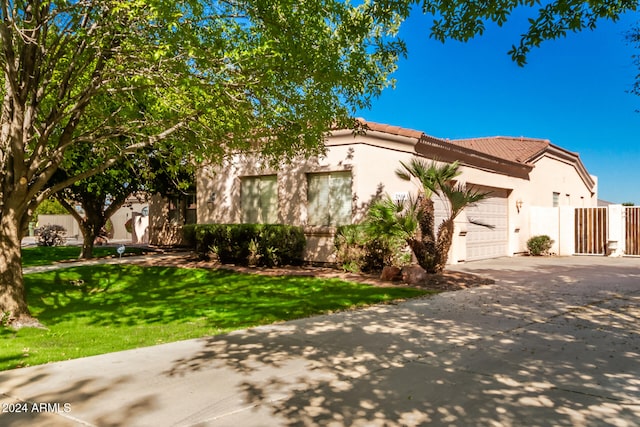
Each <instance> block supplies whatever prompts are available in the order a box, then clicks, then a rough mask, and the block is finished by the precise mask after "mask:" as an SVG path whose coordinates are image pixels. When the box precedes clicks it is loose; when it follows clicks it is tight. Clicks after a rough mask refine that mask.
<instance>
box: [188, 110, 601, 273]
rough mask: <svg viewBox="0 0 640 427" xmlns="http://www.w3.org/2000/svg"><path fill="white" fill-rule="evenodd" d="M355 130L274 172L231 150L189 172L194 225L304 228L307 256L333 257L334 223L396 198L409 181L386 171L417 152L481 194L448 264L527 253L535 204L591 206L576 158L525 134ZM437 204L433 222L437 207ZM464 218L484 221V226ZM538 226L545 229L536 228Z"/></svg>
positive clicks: (592, 183) (593, 194) (460, 224)
mask: <svg viewBox="0 0 640 427" xmlns="http://www.w3.org/2000/svg"><path fill="white" fill-rule="evenodd" d="M361 124H362V125H363V127H364V128H365V129H366V132H364V133H354V132H353V131H352V130H350V129H349V130H347V129H345V130H335V131H333V132H331V135H330V136H329V137H328V139H327V141H326V147H327V150H326V155H325V156H323V157H315V158H308V159H306V158H300V159H297V160H296V161H294V162H293V163H292V164H290V165H282V166H280V167H278V168H273V167H270V166H268V165H266V164H265V163H264V162H263V161H262V160H261V159H260V158H259V157H257V156H255V155H247V154H238V155H234V156H231V157H230V158H229V159H228V160H227V161H226V162H225V163H224V164H223V165H222V166H219V167H210V166H207V167H203V168H202V169H201V170H200V171H199V173H198V175H197V183H196V188H197V197H196V207H197V209H196V212H197V214H196V220H197V223H285V224H293V225H299V226H302V227H304V230H305V234H306V236H307V251H306V255H305V256H306V259H307V260H308V261H313V262H332V261H333V260H334V246H333V235H334V233H335V227H336V226H338V225H343V224H351V223H357V222H359V221H361V220H362V219H363V218H364V216H365V213H366V210H367V207H368V206H369V204H370V203H371V201H372V200H374V199H375V198H376V197H379V196H380V195H382V194H384V193H387V194H389V195H391V196H392V197H394V198H396V199H400V198H404V197H406V196H407V195H408V194H410V193H415V192H416V191H417V187H416V186H415V185H414V184H412V183H410V182H407V181H403V180H401V179H400V178H398V177H397V176H396V175H395V170H396V169H397V168H398V167H399V166H400V161H405V162H407V161H409V160H410V159H411V158H414V157H418V158H424V159H426V160H435V161H439V162H452V161H455V160H458V161H459V162H460V164H461V168H460V170H461V171H462V174H461V175H460V176H459V178H458V179H459V182H462V183H465V184H466V185H467V186H472V187H473V188H477V189H479V190H481V191H486V192H490V196H489V197H488V198H487V199H486V200H483V201H482V202H480V203H478V204H477V205H475V206H472V207H469V208H468V209H466V211H465V212H464V213H463V214H462V215H461V216H460V217H458V219H457V220H456V230H455V240H454V242H453V245H452V248H451V253H450V257H449V262H451V263H458V262H463V261H472V260H479V259H484V258H492V257H501V256H510V255H513V254H517V253H521V252H524V251H526V241H527V239H528V238H529V237H530V236H531V235H532V233H531V230H532V229H534V230H535V231H536V232H539V230H540V229H541V224H534V226H533V227H532V224H531V221H532V218H533V217H532V215H531V212H532V209H533V208H535V207H553V206H577V207H590V206H596V204H597V180H596V178H595V177H593V176H591V175H589V173H588V172H587V171H586V169H585V167H584V165H583V164H582V162H581V160H580V157H579V156H578V154H576V153H572V152H570V151H567V150H565V149H563V148H561V147H558V146H556V145H554V144H552V143H551V142H550V141H548V140H542V139H532V138H524V137H519V138H512V137H491V138H475V139H463V140H445V139H440V138H435V137H432V136H429V135H427V134H425V133H424V132H421V131H416V130H411V129H404V128H400V127H396V126H389V125H384V124H379V123H373V122H365V121H361ZM434 201H435V203H436V217H437V218H436V221H437V222H438V221H441V219H442V218H443V217H444V215H445V214H446V205H445V204H444V203H443V202H442V201H440V200H434ZM469 219H473V220H475V221H480V222H482V223H485V224H489V225H492V226H493V228H487V227H482V226H478V225H475V224H472V223H471V222H469ZM542 229H544V225H542Z"/></svg>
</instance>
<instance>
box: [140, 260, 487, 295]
mask: <svg viewBox="0 0 640 427" xmlns="http://www.w3.org/2000/svg"><path fill="white" fill-rule="evenodd" d="M136 263H137V264H141V265H149V266H168V267H181V268H212V269H213V268H215V269H223V270H231V271H236V272H241V273H251V274H264V275H268V276H308V277H319V278H336V279H341V280H347V281H351V282H358V283H366V284H370V285H374V286H385V287H391V286H401V287H407V286H410V287H414V288H420V289H427V290H434V291H458V290H462V289H468V288H473V287H477V286H484V285H491V284H493V283H494V282H495V281H494V280H492V279H488V278H486V277H481V276H477V275H475V274H470V273H463V272H459V271H445V272H444V273H442V274H432V275H429V276H428V277H427V279H426V280H424V281H423V282H421V283H419V284H414V285H408V284H406V283H404V282H401V281H394V282H390V281H384V280H380V276H379V275H373V274H364V273H361V274H355V273H349V272H344V271H342V270H338V269H334V268H327V267H311V266H300V267H297V266H291V267H275V268H265V267H243V266H237V265H228V264H225V265H223V264H220V263H218V262H213V261H202V260H198V259H195V258H193V257H191V256H189V255H184V256H181V257H175V256H174V257H171V258H162V257H159V258H154V259H147V260H140V261H138V262H136Z"/></svg>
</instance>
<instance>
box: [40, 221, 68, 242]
mask: <svg viewBox="0 0 640 427" xmlns="http://www.w3.org/2000/svg"><path fill="white" fill-rule="evenodd" d="M35 232H36V244H37V245H38V246H63V245H64V244H65V243H66V242H67V238H66V235H67V230H66V229H65V228H64V227H63V226H61V225H55V224H53V225H43V226H42V227H40V228H37V229H36V230H35Z"/></svg>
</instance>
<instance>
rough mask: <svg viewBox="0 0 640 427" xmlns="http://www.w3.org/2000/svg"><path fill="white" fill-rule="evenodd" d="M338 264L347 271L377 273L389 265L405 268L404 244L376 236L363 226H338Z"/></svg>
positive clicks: (393, 239) (400, 241)
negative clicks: (403, 265)
mask: <svg viewBox="0 0 640 427" xmlns="http://www.w3.org/2000/svg"><path fill="white" fill-rule="evenodd" d="M334 245H335V247H336V261H337V263H338V265H340V266H341V267H342V268H343V269H344V270H345V271H351V272H360V271H363V272H374V271H375V272H378V271H381V270H382V269H383V268H384V267H385V266H387V265H402V264H404V262H403V260H404V258H406V257H405V256H404V254H403V253H402V248H403V247H404V246H405V243H404V241H403V240H402V239H400V238H397V237H395V236H387V235H385V236H381V235H378V236H374V235H371V234H369V233H367V228H366V227H364V226H362V225H345V226H341V227H338V230H337V232H336V237H335V240H334Z"/></svg>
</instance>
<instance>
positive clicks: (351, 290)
mask: <svg viewBox="0 0 640 427" xmlns="http://www.w3.org/2000/svg"><path fill="white" fill-rule="evenodd" d="M25 281H26V287H27V289H28V297H27V298H28V302H29V306H30V309H31V311H32V314H33V315H34V316H36V317H37V318H38V319H39V320H40V321H41V322H42V323H43V324H44V325H46V326H47V328H48V330H42V329H30V328H25V329H20V330H18V331H14V330H11V329H6V328H0V370H6V369H12V368H16V367H22V366H30V365H37V364H42V363H47V362H53V361H60V360H66V359H74V358H78V357H84V356H90V355H95V354H103V353H108V352H113V351H119V350H125V349H130V348H136V347H143V346H149V345H154V344H159V343H165V342H172V341H177V340H182V339H188V338H197V337H203V336H210V335H215V334H219V333H221V332H226V331H230V330H234V329H241V328H246V327H250V326H255V325H261V324H269V323H273V322H277V321H282V320H289V319H295V318H301V317H307V316H311V315H314V314H320V313H326V312H330V311H335V310H344V309H348V308H352V307H357V306H363V305H369V304H375V303H379V302H384V301H390V300H395V299H403V298H411V297H416V296H419V295H423V294H425V293H426V292H425V291H421V290H418V289H411V288H392V287H389V288H382V287H374V286H369V285H363V284H356V283H351V282H345V281H341V280H338V279H318V278H311V277H293V276H283V277H268V276H260V275H249V274H240V273H234V272H229V271H224V270H206V269H181V268H173V267H141V266H135V265H97V266H83V267H72V268H65V269H60V270H55V271H50V272H45V273H37V274H27V275H25Z"/></svg>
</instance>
